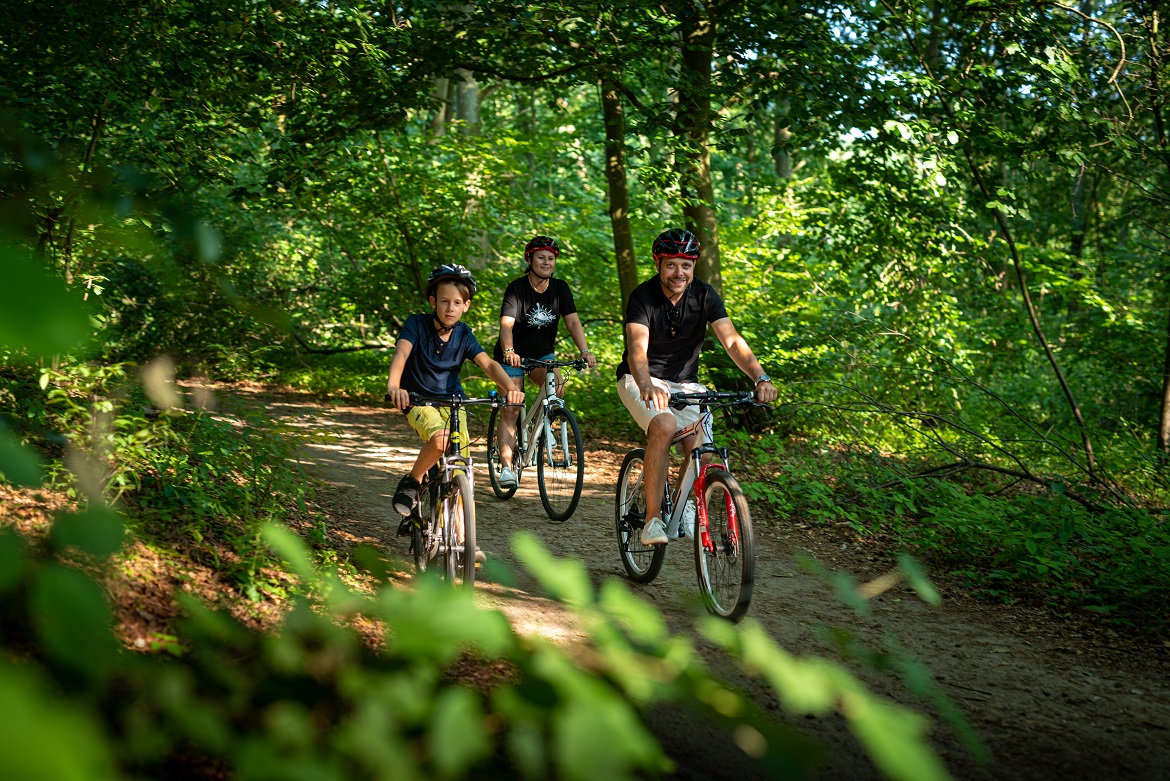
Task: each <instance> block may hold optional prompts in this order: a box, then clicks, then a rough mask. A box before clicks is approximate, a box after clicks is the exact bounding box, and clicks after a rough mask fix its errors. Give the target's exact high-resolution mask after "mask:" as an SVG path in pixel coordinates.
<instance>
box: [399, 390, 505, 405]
mask: <svg viewBox="0 0 1170 781" xmlns="http://www.w3.org/2000/svg"><path fill="white" fill-rule="evenodd" d="M410 403H411V406H422V407H454V406H460V407H465V406H467V405H468V404H490V405H491V406H493V407H507V406H519V405H517V404H513V405H509V404H508V401H507V399H506V398H505V397H503V396H483V397H479V398H475V397H471V396H427V395H425V394H422V393H411V394H410Z"/></svg>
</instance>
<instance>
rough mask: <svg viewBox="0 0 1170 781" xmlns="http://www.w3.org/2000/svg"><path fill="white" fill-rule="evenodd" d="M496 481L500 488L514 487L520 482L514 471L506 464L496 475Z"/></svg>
mask: <svg viewBox="0 0 1170 781" xmlns="http://www.w3.org/2000/svg"><path fill="white" fill-rule="evenodd" d="M496 482H497V483H499V484H500V488H515V487H516V486H518V485H519V484H520V482H519V481H518V480H517V479H516V473H515V472H513V471H512V470H511V469H509V468H508V467H506V466H505V467H503V468H501V469H500V473H499V474H498V475H496Z"/></svg>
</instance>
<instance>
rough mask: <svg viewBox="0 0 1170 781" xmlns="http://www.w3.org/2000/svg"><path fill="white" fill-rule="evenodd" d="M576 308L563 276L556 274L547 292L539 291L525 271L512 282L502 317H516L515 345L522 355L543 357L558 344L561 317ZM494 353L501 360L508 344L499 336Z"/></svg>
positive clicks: (571, 312)
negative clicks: (530, 281)
mask: <svg viewBox="0 0 1170 781" xmlns="http://www.w3.org/2000/svg"><path fill="white" fill-rule="evenodd" d="M576 311H577V305H576V304H575V303H573V293H572V291H570V290H569V284H568V283H567V282H565V281H564V280H563V279H557V278H556V277H553V278H552V279H550V280H549V281H548V287H546V288H545V289H544V292H543V293H537V292H536V291H535V290H533V289H532V285H531V284H529V282H528V275H527V274H525V275H524V276H522V277H520V278H519V279H514V280H512V282H510V283H509V284H508V287H507V289H506V290H505V291H504V303H503V305H501V306H500V317H511V318H515V320H516V322H515V324H513V326H512V347H513V348H514V349H515V350H516V353H517V354H518V355H519V356H520V357H521V358H543V357H544V356H546V355H548V354H549V353H551V352H553V351H554V349H555V347H556V343H557V325H558V324H559V323H560V320H561V318H562V317H564V316H565V315H571V314H573V313H574V312H576ZM493 356H494V357H495V359H496V360H497V361H503V360H504V348H503V346H501V345H500V340H499V339H498V338H497V339H496V349H495V350H494V351H493Z"/></svg>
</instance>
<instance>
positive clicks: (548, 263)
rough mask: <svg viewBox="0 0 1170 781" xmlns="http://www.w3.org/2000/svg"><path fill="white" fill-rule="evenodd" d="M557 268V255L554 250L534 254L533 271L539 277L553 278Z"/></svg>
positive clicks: (538, 251)
mask: <svg viewBox="0 0 1170 781" xmlns="http://www.w3.org/2000/svg"><path fill="white" fill-rule="evenodd" d="M556 266H557V255H556V253H555V252H553V251H552V250H548V249H538V250H537V251H536V252H533V253H532V270H533V271H534V272H536V275H537V276H538V277H541V278H542V279H543V278H545V277H551V276H552V273H553V269H555V268H556Z"/></svg>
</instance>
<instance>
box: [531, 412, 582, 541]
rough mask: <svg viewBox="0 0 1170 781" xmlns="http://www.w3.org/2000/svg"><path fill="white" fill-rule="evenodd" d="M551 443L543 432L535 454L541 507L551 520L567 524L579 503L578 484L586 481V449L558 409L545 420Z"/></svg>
mask: <svg viewBox="0 0 1170 781" xmlns="http://www.w3.org/2000/svg"><path fill="white" fill-rule="evenodd" d="M548 425H549V429H550V430H551V431H552V440H551V441H550V440H549V437H547V436H546V433H547V432H544V431H542V433H541V434H539V436H540V446H539V448H538V450H537V454H536V455H537V461H536V464H537V466H536V478H537V483H539V485H540V503H541V504H543V505H544V511H545V512H546V513H548V517H549V519H550V520H553V521H556V522H558V523H560V522H561V521H565V520H568V519H569V517H570V516H571V515H572V514H573V513H574V512H575V511H576V509H577V503H578V502H580V501H581V481H582V480H583V479H584V477H585V448H584V446H583V445H582V444H581V428H580V427H579V426H578V425H577V418H576V417H574V415H573V413H572V412H570V411H569V410H567V409H565V408H563V407H558V408H556V409H554V410H553V411H552V413H551V414H550V415H549V416H548Z"/></svg>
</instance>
